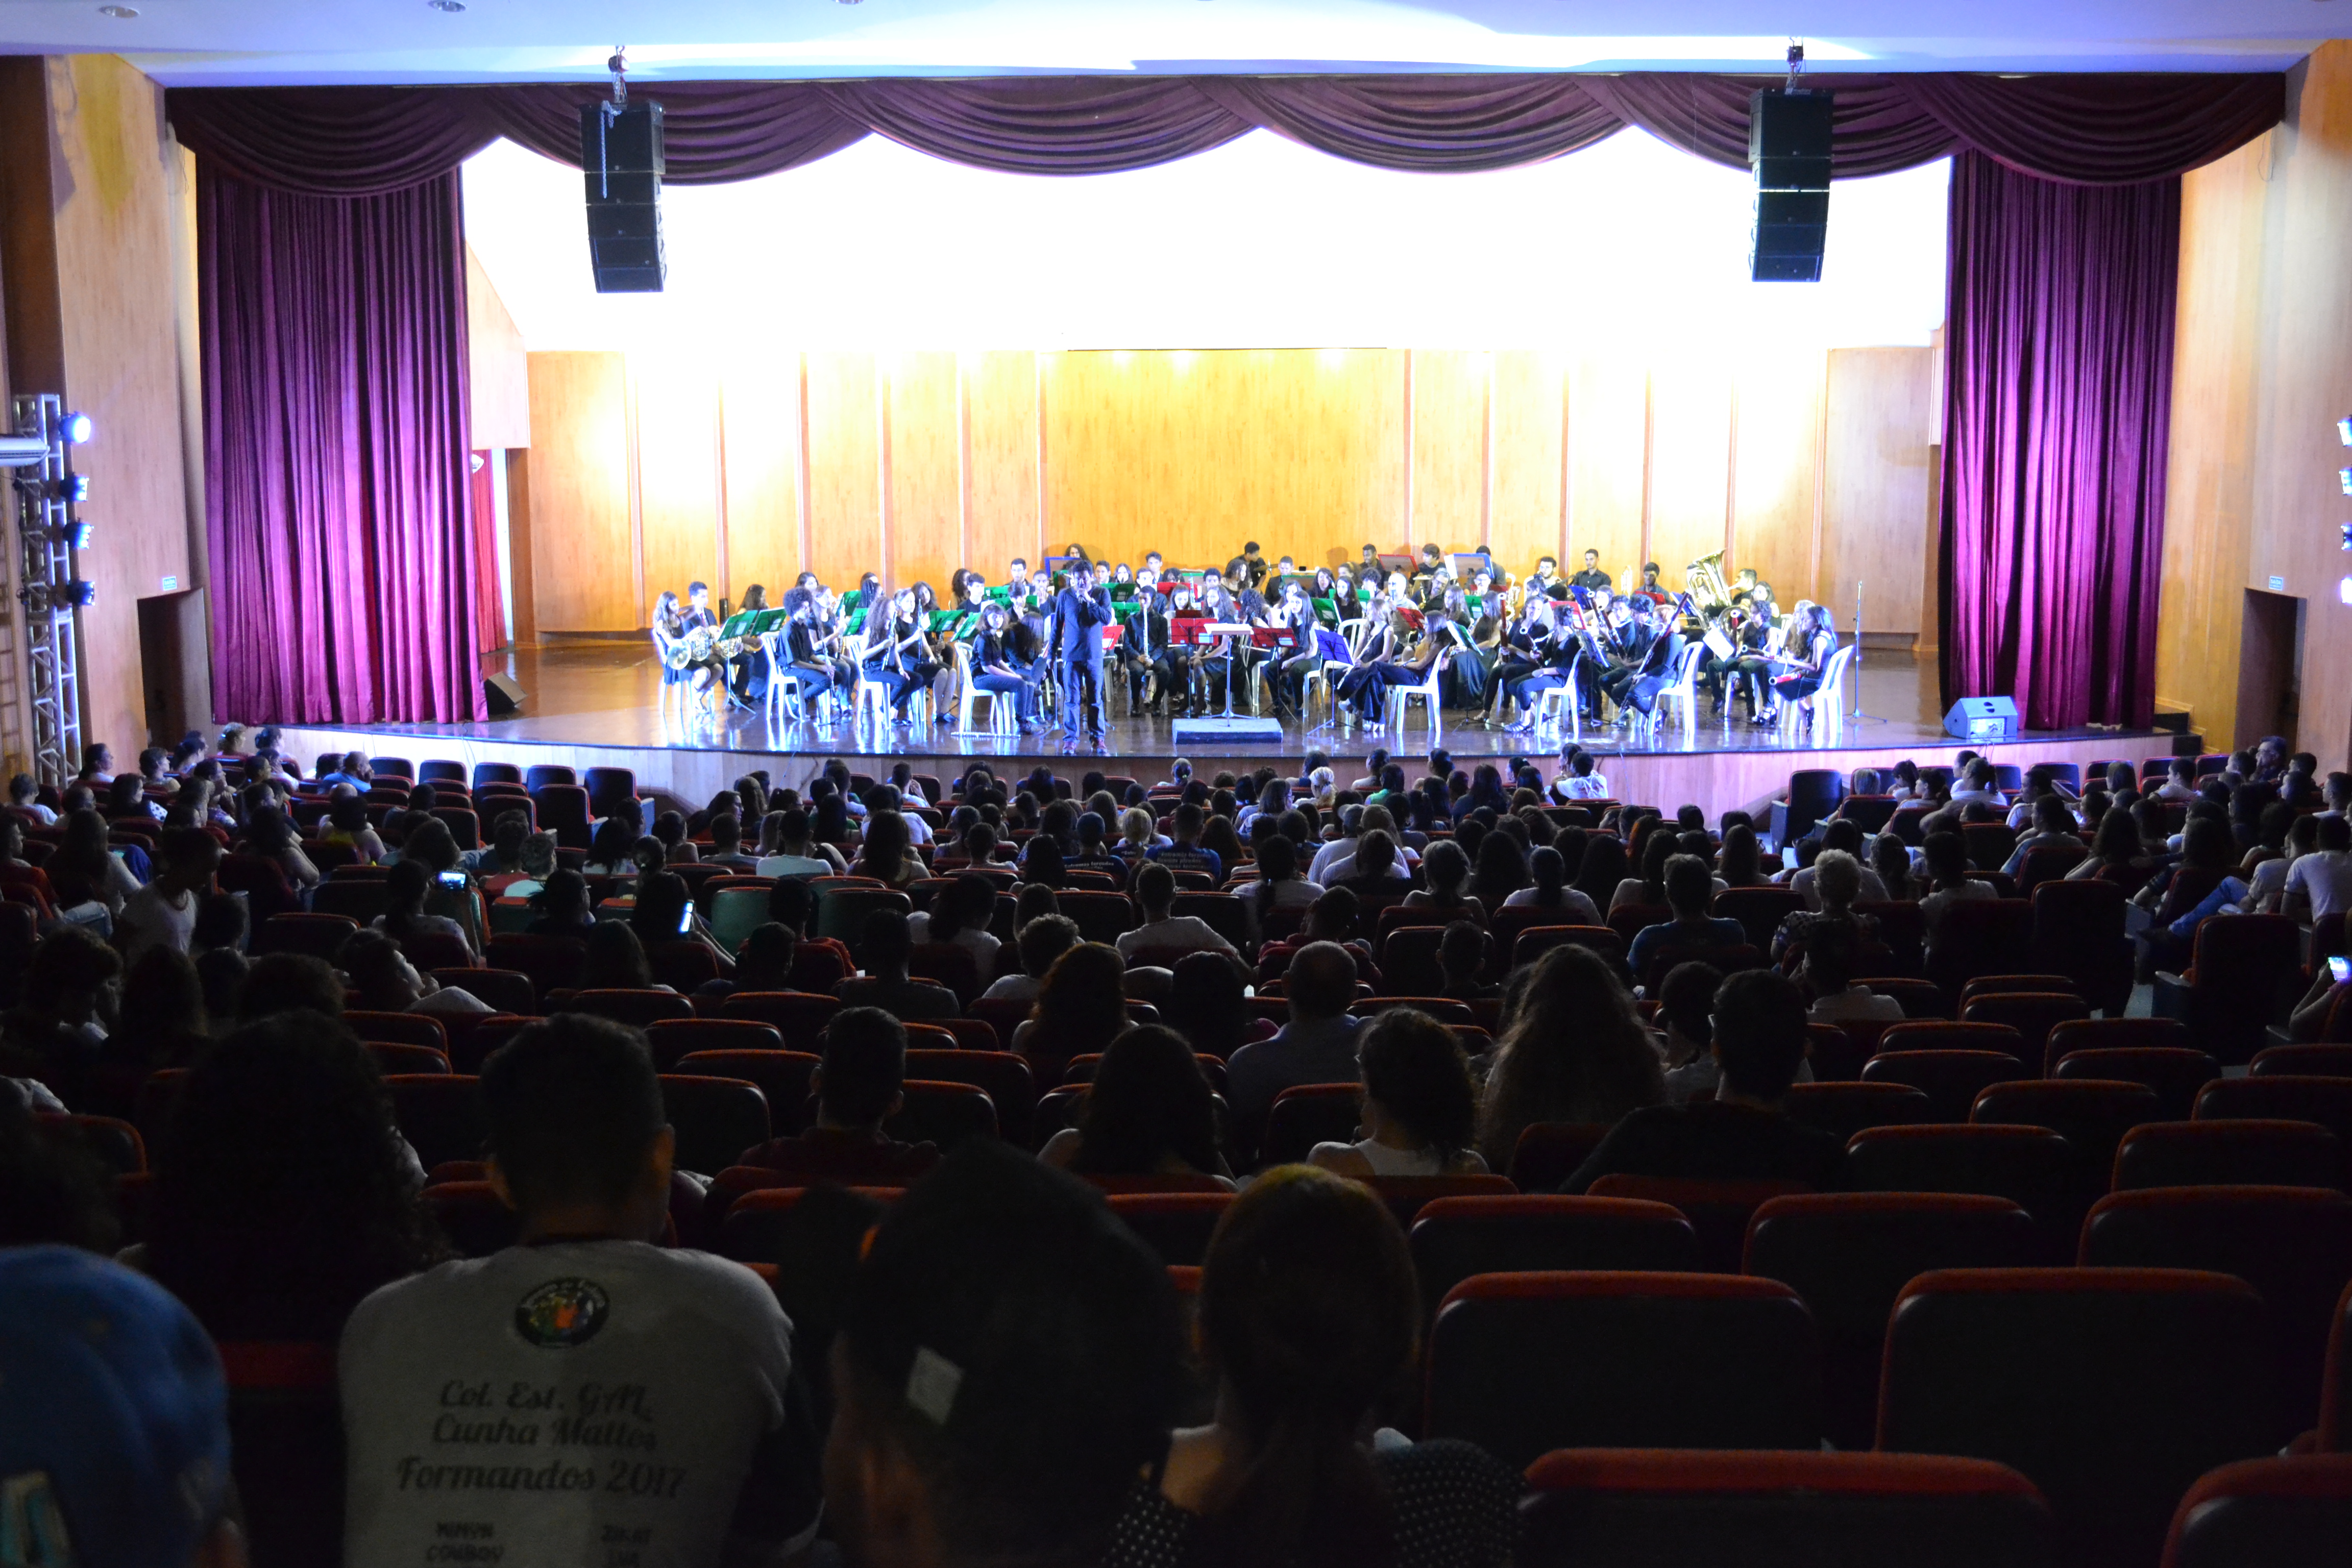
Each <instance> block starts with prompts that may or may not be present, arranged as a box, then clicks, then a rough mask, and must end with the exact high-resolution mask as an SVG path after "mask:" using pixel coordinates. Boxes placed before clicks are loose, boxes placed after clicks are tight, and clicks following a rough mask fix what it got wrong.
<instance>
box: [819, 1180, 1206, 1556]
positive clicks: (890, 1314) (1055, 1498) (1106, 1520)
mask: <svg viewBox="0 0 2352 1568" xmlns="http://www.w3.org/2000/svg"><path fill="white" fill-rule="evenodd" d="M841 1323H842V1327H841V1331H840V1333H839V1335H838V1336H837V1337H836V1339H835V1342H834V1352H833V1388H834V1395H835V1400H836V1404H837V1409H836V1414H835V1417H834V1421H833V1427H832V1434H831V1437H830V1440H829V1441H828V1442H827V1444H826V1447H825V1462H824V1480H825V1487H824V1493H825V1520H826V1523H827V1525H828V1527H829V1529H830V1530H831V1531H832V1534H833V1536H834V1538H835V1541H836V1542H838V1543H839V1545H840V1549H841V1552H842V1555H843V1557H844V1559H845V1563H847V1565H848V1568H918V1565H922V1568H947V1565H950V1564H957V1563H1008V1564H1009V1563H1098V1562H1101V1561H1102V1560H1103V1553H1104V1549H1105V1547H1106V1545H1107V1544H1108V1542H1109V1540H1110V1535H1111V1529H1112V1525H1113V1523H1114V1521H1118V1518H1119V1513H1120V1510H1121V1507H1122V1504H1123V1503H1125V1502H1126V1501H1127V1500H1129V1497H1130V1495H1131V1494H1133V1493H1134V1492H1135V1491H1136V1490H1137V1489H1139V1486H1140V1485H1141V1484H1143V1483H1140V1482H1139V1479H1138V1478H1139V1476H1141V1475H1143V1474H1145V1473H1146V1472H1148V1471H1150V1469H1152V1468H1155V1467H1156V1466H1157V1465H1158V1463H1159V1461H1160V1458H1161V1457H1162V1456H1163V1455H1164V1454H1165V1453H1166V1451H1167V1447H1168V1422H1169V1418H1170V1416H1171V1414H1172V1410H1173V1406H1174V1404H1175V1400H1176V1395H1177V1390H1178V1368H1179V1364H1180V1360H1181V1340H1180V1336H1179V1331H1178V1326H1177V1318H1176V1310H1175V1303H1174V1300H1173V1295H1172V1293H1171V1290H1170V1289H1169V1286H1168V1279H1167V1272H1166V1270H1165V1269H1164V1268H1162V1267H1161V1265H1160V1260H1159V1258H1156V1257H1154V1256H1153V1255H1152V1254H1151V1253H1150V1250H1149V1249H1147V1248H1146V1247H1144V1245H1143V1244H1142V1243H1141V1242H1140V1241H1139V1240H1138V1239H1137V1238H1136V1237H1135V1236H1134V1234H1133V1233H1132V1232H1131V1231H1129V1229H1128V1228H1127V1227H1126V1226H1123V1225H1121V1224H1120V1223H1119V1222H1118V1220H1117V1219H1116V1218H1114V1217H1113V1216H1112V1215H1111V1214H1110V1212H1109V1211H1108V1209H1107V1208H1106V1207H1105V1206H1104V1205H1103V1203H1102V1200H1101V1199H1100V1198H1099V1197H1097V1196H1096V1195H1095V1194H1093V1193H1091V1192H1089V1191H1087V1189H1086V1188H1085V1187H1084V1186H1083V1185H1082V1184H1079V1183H1077V1182H1076V1181H1074V1180H1072V1179H1071V1178H1070V1177H1069V1176H1066V1175H1065V1174H1063V1173H1059V1172H1057V1171H1054V1170H1052V1169H1050V1168H1048V1167H1047V1166H1045V1165H1044V1164H1042V1163H1040V1162H1038V1161H1035V1160H1032V1159H1028V1158H1026V1157H1024V1156H1023V1155H1021V1154H1019V1153H1017V1152H1013V1151H1012V1150H1010V1149H1008V1148H1006V1147H1005V1146H1004V1145H1003V1144H1001V1143H998V1142H994V1141H993V1140H989V1139H974V1140H972V1141H971V1142H969V1143H967V1144H966V1145H965V1146H964V1147H963V1148H962V1149H961V1150H959V1151H958V1152H956V1153H954V1154H953V1155H951V1156H950V1157H949V1159H948V1160H947V1161H946V1162H945V1163H943V1164H942V1165H941V1166H940V1169H939V1170H938V1171H936V1172H934V1173H932V1174H931V1175H930V1176H929V1177H927V1178H925V1179H924V1180H923V1181H921V1182H919V1183H918V1184H916V1185H915V1187H914V1188H913V1189H912V1190H911V1191H909V1192H908V1194H907V1195H906V1197H904V1198H903V1199H901V1200H900V1201H899V1202H898V1203H897V1204H896V1205H892V1206H891V1208H890V1210H889V1212H888V1213H887V1215H886V1216H885V1217H884V1218H883V1220H882V1222H881V1224H880V1226H878V1227H877V1229H876V1230H875V1231H874V1233H873V1238H872V1241H871V1244H870V1245H869V1246H868V1247H866V1250H865V1256H864V1259H863V1261H862V1263H861V1264H860V1265H859V1268H858V1270H857V1274H856V1279H855V1282H854V1284H853V1286H852V1288H851V1290H850V1295H849V1299H848V1301H847V1302H846V1304H845V1307H844V1309H843V1311H842V1316H841Z"/></svg>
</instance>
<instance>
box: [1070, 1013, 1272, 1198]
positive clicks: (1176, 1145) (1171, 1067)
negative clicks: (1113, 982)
mask: <svg viewBox="0 0 2352 1568" xmlns="http://www.w3.org/2000/svg"><path fill="white" fill-rule="evenodd" d="M1037 1157H1038V1158H1039V1159H1041V1160H1043V1161H1045V1163H1047V1164H1049V1165H1056V1166H1059V1167H1061V1168H1063V1169H1065V1170H1068V1171H1075V1172H1076V1173H1079V1174H1081V1175H1088V1176H1187V1175H1191V1176H1212V1177H1214V1178H1215V1179H1217V1180H1218V1181H1220V1182H1222V1183H1223V1184H1225V1185H1226V1186H1228V1187H1230V1186H1232V1185H1233V1178H1232V1173H1231V1172H1230V1171H1229V1170H1228V1169H1227V1168H1226V1165H1225V1160H1224V1156H1223V1154H1222V1153H1220V1152H1218V1149H1217V1106H1216V1096H1215V1095H1214V1094H1213V1093H1212V1092H1211V1091H1210V1089H1209V1080H1208V1079H1206V1078H1204V1077H1202V1073H1201V1064H1200V1062H1199V1060H1198V1059H1197V1058H1195V1057H1194V1056H1193V1054H1192V1043H1191V1042H1190V1041H1188V1040H1186V1039H1185V1038H1184V1037H1183V1036H1181V1035H1180V1034H1178V1033H1177V1032H1176V1031H1175V1030H1173V1029H1169V1028H1162V1027H1160V1026H1157V1025H1146V1026H1141V1027H1138V1028H1132V1029H1129V1030H1128V1031H1127V1032H1126V1033H1125V1034H1122V1035H1121V1036H1119V1037H1118V1038H1117V1039H1115V1040H1113V1041H1112V1042H1111V1043H1110V1048H1109V1049H1108V1050H1107V1051H1105V1052H1104V1053H1103V1056H1102V1060H1101V1061H1100V1062H1099V1063H1097V1065H1096V1068H1095V1076H1094V1081H1093V1083H1092V1084H1090V1085H1089V1086H1088V1087H1087V1097H1086V1103H1085V1104H1084V1105H1083V1106H1082V1107H1081V1108H1080V1109H1079V1111H1078V1121H1077V1125H1076V1126H1075V1127H1066V1128H1064V1129H1062V1131H1059V1132H1056V1133H1055V1134H1054V1136H1053V1137H1052V1138H1050V1139H1048V1140H1047V1141H1046V1143H1045V1148H1044V1149H1042V1150H1040V1151H1039V1152H1038V1156H1037Z"/></svg>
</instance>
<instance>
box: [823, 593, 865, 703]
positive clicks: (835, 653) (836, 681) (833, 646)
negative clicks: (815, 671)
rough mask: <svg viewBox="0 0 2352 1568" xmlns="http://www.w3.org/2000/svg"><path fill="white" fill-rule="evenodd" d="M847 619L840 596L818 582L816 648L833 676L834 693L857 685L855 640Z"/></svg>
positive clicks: (845, 692)
mask: <svg viewBox="0 0 2352 1568" xmlns="http://www.w3.org/2000/svg"><path fill="white" fill-rule="evenodd" d="M847 621H848V617H847V616H845V615H844V614H843V613H842V608H841V600H840V598H839V597H838V596H837V595H835V593H834V591H833V590H832V589H830V588H827V587H825V586H824V585H823V584H819V585H818V587H817V590H816V632H817V637H816V651H817V652H818V654H820V655H821V656H822V657H823V658H824V664H825V666H826V668H827V669H828V670H829V671H830V672H831V674H832V676H833V685H834V689H835V693H836V695H843V694H847V693H849V692H851V691H854V690H855V689H856V685H857V658H856V651H855V650H856V640H857V639H856V636H855V635H854V628H851V627H849V626H848V625H847Z"/></svg>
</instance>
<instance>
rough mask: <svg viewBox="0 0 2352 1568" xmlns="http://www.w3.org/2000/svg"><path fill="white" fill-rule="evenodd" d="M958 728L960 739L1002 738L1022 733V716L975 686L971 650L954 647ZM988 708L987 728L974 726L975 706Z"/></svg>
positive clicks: (966, 644)
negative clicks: (991, 736) (1000, 736)
mask: <svg viewBox="0 0 2352 1568" xmlns="http://www.w3.org/2000/svg"><path fill="white" fill-rule="evenodd" d="M955 674H956V728H955V732H956V733H957V734H959V735H1000V734H1005V733H1010V732H1013V731H1017V730H1019V728H1020V718H1019V715H1018V714H1016V713H1014V712H1013V711H1012V710H1010V709H1008V708H1007V707H1006V706H1005V705H1004V699H1003V696H1001V695H999V694H998V693H996V692H993V691H988V690H984V689H982V688H980V687H978V686H975V685H974V684H973V683H972V679H971V645H970V644H969V643H958V644H956V645H955ZM978 702H986V703H987V704H988V728H987V729H985V730H982V729H979V728H976V727H975V726H974V725H973V723H972V711H971V710H972V705H973V704H974V703H978Z"/></svg>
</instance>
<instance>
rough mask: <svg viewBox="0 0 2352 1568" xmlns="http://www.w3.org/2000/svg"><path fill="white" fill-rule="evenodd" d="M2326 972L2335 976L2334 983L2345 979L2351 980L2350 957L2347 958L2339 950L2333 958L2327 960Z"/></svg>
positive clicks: (2351, 963)
mask: <svg viewBox="0 0 2352 1568" xmlns="http://www.w3.org/2000/svg"><path fill="white" fill-rule="evenodd" d="M2327 973H2330V974H2332V975H2334V976H2335V977H2336V984H2338V985H2341V984H2344V983H2345V982H2346V981H2347V980H2352V958H2347V957H2345V956H2344V955H2343V954H2342V953H2340V952H2339V953H2337V954H2336V956H2335V957H2334V958H2331V959H2329V960H2328V961H2327Z"/></svg>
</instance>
